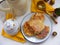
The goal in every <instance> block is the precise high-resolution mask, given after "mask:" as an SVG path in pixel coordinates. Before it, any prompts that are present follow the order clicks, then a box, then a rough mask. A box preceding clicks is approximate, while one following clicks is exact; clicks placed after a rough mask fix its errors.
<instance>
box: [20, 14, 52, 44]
mask: <svg viewBox="0 0 60 45" xmlns="http://www.w3.org/2000/svg"><path fill="white" fill-rule="evenodd" d="M34 14H35V13H30V14H28V15H26V16H25V17H24V18H23V20H22V22H21V31H22V34H23V36H24V37H25V38H26V39H27V40H28V41H30V42H33V43H40V42H43V41H45V40H46V39H48V37H49V36H50V34H51V30H52V22H51V20H50V18H49V17H48V16H47V15H44V16H45V22H44V24H45V25H47V26H49V27H50V30H49V33H48V35H47V36H46V37H45V38H44V39H37V38H36V37H28V36H26V35H25V34H24V30H23V25H24V23H25V22H26V21H28V20H29V19H30V18H31V16H32V15H34Z"/></svg>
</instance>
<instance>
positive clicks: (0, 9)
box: [0, 0, 10, 12]
mask: <svg viewBox="0 0 60 45" xmlns="http://www.w3.org/2000/svg"><path fill="white" fill-rule="evenodd" d="M3 1H5V0H1V1H0V4H1V3H2V2H3ZM9 10H10V8H3V7H0V11H4V12H8V11H9Z"/></svg>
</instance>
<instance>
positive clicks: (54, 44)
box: [0, 0, 60, 45]
mask: <svg viewBox="0 0 60 45" xmlns="http://www.w3.org/2000/svg"><path fill="white" fill-rule="evenodd" d="M29 2H30V0H29ZM29 2H28V3H29ZM29 6H30V5H28V7H29ZM53 7H54V8H57V7H60V0H56V3H55V5H54V6H53ZM29 10H30V8H29V9H28V11H27V13H26V14H28V13H29V12H30V11H29ZM4 16H5V15H4V12H1V11H0V45H60V17H58V18H57V21H58V24H56V25H55V24H53V30H52V31H56V32H57V33H58V34H57V36H55V37H52V35H51V36H50V37H49V39H48V40H46V41H45V42H43V43H40V44H33V43H30V42H28V41H27V42H26V43H24V44H23V43H20V42H16V41H13V40H10V39H7V38H5V37H3V36H2V35H1V31H2V28H3V22H2V19H3V18H4ZM22 19H23V16H22V17H18V18H17V21H19V23H20V22H21V20H22Z"/></svg>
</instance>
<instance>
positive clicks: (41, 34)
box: [23, 13, 49, 39]
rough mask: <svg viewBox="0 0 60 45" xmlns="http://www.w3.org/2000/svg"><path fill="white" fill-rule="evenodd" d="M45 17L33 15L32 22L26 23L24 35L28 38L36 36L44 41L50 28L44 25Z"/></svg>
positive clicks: (38, 14) (37, 14) (39, 14)
mask: <svg viewBox="0 0 60 45" xmlns="http://www.w3.org/2000/svg"><path fill="white" fill-rule="evenodd" d="M44 20H45V18H44V15H43V14H41V13H36V14H34V15H32V17H31V18H30V20H28V21H26V22H25V23H24V26H23V28H24V33H25V35H27V36H30V37H31V36H35V37H37V38H39V39H43V38H45V37H46V36H47V34H48V33H49V26H46V25H44Z"/></svg>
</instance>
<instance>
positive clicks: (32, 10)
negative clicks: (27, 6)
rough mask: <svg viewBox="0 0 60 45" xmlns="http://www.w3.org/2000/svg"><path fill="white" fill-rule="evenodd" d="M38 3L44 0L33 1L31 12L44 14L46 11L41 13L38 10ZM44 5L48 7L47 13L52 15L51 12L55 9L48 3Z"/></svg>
mask: <svg viewBox="0 0 60 45" xmlns="http://www.w3.org/2000/svg"><path fill="white" fill-rule="evenodd" d="M38 1H42V0H32V4H31V12H40V13H44V11H41V10H38V9H37V7H36V5H37V2H38ZM44 3H45V5H46V12H47V13H48V14H51V12H53V11H54V8H53V7H52V6H51V5H50V4H48V3H47V2H44Z"/></svg>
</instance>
